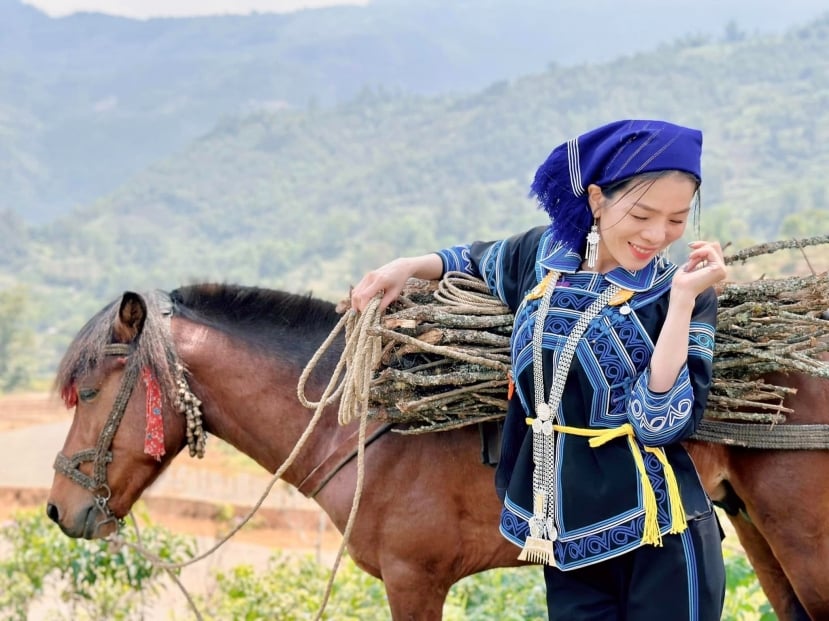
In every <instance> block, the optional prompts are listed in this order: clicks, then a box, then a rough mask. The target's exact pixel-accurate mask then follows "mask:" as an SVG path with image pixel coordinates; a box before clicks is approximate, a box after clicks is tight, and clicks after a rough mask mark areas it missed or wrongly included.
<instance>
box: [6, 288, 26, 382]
mask: <svg viewBox="0 0 829 621" xmlns="http://www.w3.org/2000/svg"><path fill="white" fill-rule="evenodd" d="M27 305H28V294H27V292H26V289H25V288H23V287H21V286H17V287H13V288H10V289H6V290H3V291H0V391H10V390H15V389H19V388H26V387H28V385H29V383H30V381H31V359H32V353H31V350H32V346H33V342H34V338H33V332H32V329H31V327H29V326H28V324H27V316H26V311H27Z"/></svg>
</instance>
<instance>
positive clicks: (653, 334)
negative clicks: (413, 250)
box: [352, 120, 726, 621]
mask: <svg viewBox="0 0 829 621" xmlns="http://www.w3.org/2000/svg"><path fill="white" fill-rule="evenodd" d="M701 148H702V134H701V133H700V132H699V131H697V130H694V129H689V128H686V127H681V126H677V125H674V124H671V123H666V122H663V121H642V120H631V121H619V122H615V123H611V124H609V125H605V126H602V127H599V128H597V129H595V130H593V131H590V132H588V133H586V134H584V135H582V136H579V137H578V138H575V139H573V140H570V141H568V142H567V143H565V144H562V145H560V146H559V147H557V148H556V149H554V150H553V151H552V153H551V154H550V155H549V157H548V158H547V160H546V161H545V162H544V163H543V164H542V165H541V167H540V168H539V169H538V171H537V172H536V176H535V181H534V183H533V185H532V193H533V195H535V196H536V197H537V198H538V200H539V203H540V206H541V207H543V208H544V209H545V210H546V211H547V213H548V214H549V216H550V218H551V220H552V223H551V225H550V226H549V227H540V228H536V229H533V230H530V231H528V232H526V233H522V234H519V235H516V236H514V237H511V238H509V239H505V240H501V241H497V242H487V243H483V242H476V243H473V244H469V245H463V246H455V247H453V248H448V249H445V250H441V251H440V252H438V253H435V254H430V255H424V256H420V257H410V258H402V259H397V260H395V261H392V262H391V263H389V264H387V265H385V266H383V267H381V268H380V269H378V270H375V271H373V272H370V273H369V274H367V275H366V276H365V277H364V278H363V279H362V280H361V281H360V283H359V284H358V285H357V286H356V287H355V288H354V290H353V292H352V303H353V304H354V306H355V307H356V308H357V309H358V310H362V309H363V308H365V305H366V304H367V303H368V302H369V300H371V299H372V297H374V296H375V295H376V294H378V293H379V292H381V291H382V292H383V297H382V301H381V304H382V305H383V306H385V305H387V304H389V303H390V302H391V301H392V300H394V299H395V298H396V297H397V295H398V294H399V293H400V291H401V290H402V288H403V286H404V285H405V283H406V280H407V279H408V278H409V277H417V278H423V279H437V278H439V277H440V276H441V275H442V274H443V273H445V272H446V271H450V270H461V271H465V272H469V273H471V274H474V275H476V276H479V277H481V278H482V279H483V280H484V281H485V282H486V283H487V284H488V286H489V288H490V289H491V291H492V293H493V294H494V295H497V296H498V297H499V298H500V299H501V300H503V301H504V302H505V303H506V304H507V305H509V307H510V308H511V309H512V311H513V312H514V314H515V323H514V325H513V332H512V340H511V350H512V373H513V377H514V391H512V392H513V395H512V397H511V398H510V401H509V408H508V412H507V417H506V420H505V422H504V430H503V440H502V449H501V461H500V463H499V465H498V469H497V472H496V487H497V491H498V493H499V496H500V497H501V499H502V501H503V503H504V509H503V512H502V517H501V533H502V534H503V535H504V536H505V537H506V538H507V539H509V540H510V541H512V542H514V543H515V544H516V545H517V546H519V547H521V552H520V556H519V558H521V559H523V560H527V561H531V562H540V563H543V564H544V577H545V581H546V584H547V603H548V610H549V617H550V619H566V620H586V619H596V620H602V621H607V620H609V619H610V620H612V619H627V620H631V621H641V620H649V619H654V620H656V619H658V620H660V621H662V620H664V619H672V620H676V619H694V620H696V619H700V620H709V619H711V620H713V619H719V618H720V615H721V611H722V603H723V597H724V592H725V573H724V568H723V560H722V550H721V546H720V542H721V536H720V531H719V526H718V523H717V520H716V517H715V515H714V513H713V511H712V507H711V503H710V500H709V499H708V497H707V496H706V494H705V492H704V490H703V488H702V485H701V484H700V481H699V478H698V477H697V474H696V471H695V470H694V467H693V464H692V462H691V460H690V458H689V457H688V454H687V453H686V452H685V450H684V449H683V448H682V446H681V445H680V444H679V442H680V441H681V440H683V439H686V438H688V437H689V436H691V435H692V434H693V433H694V430H695V429H696V426H697V424H698V423H699V421H700V419H701V417H702V415H703V411H704V410H705V404H706V400H707V396H708V389H709V385H710V381H711V368H712V358H713V345H714V329H715V326H716V319H717V297H716V294H715V292H714V290H713V288H712V285H714V284H715V283H717V282H718V281H720V280H722V279H723V278H724V277H725V274H726V271H725V266H724V261H723V256H722V251H721V249H720V246H719V244H717V243H712V242H705V241H697V242H693V243H691V244H690V254H689V258H688V261H687V262H686V263H685V264H684V265H683V266H677V265H674V264H672V263H670V262H668V261H667V260H666V259H665V258H664V257H663V256H662V251H664V250H666V249H667V248H668V246H669V245H670V244H671V243H672V242H674V241H676V240H678V239H680V238H681V237H682V235H683V233H684V231H685V228H686V225H687V222H688V219H689V216H690V215H691V210H692V208H693V207H694V206H695V205H697V204H698V196H699V185H700V180H701V174H700V157H701Z"/></svg>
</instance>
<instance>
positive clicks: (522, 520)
mask: <svg viewBox="0 0 829 621" xmlns="http://www.w3.org/2000/svg"><path fill="white" fill-rule="evenodd" d="M643 459H644V462H645V470H646V472H647V474H648V479H649V480H650V482H651V485H652V486H653V491H654V495H655V496H656V505H657V513H656V519H657V523H658V524H659V532H660V533H662V535H666V534H668V532H669V531H670V529H671V523H670V518H671V516H670V511H669V509H668V507H669V501H668V493H667V488H666V485H665V479H664V477H663V476H662V465H661V464H660V463H659V460H658V459H657V458H656V457H654V456H653V455H651V454H650V453H643ZM639 494H640V507H641V505H642V503H641V487H640V489H639ZM530 517H531V515H530V514H529V513H528V512H526V511H525V510H523V509H522V508H521V507H520V506H518V505H516V504H515V503H513V502H511V501H510V499H509V497H507V499H506V501H505V503H504V509H502V511H501V523H500V531H501V534H502V535H503V536H504V537H505V538H506V539H508V540H509V541H511V542H512V543H514V544H515V545H517V546H519V547H521V546H523V545H524V541H525V540H526V538H527V536H528V535H529V533H530V527H529V518H530ZM644 523H645V514H644V509H641V508H640V509H639V510H637V511H636V512H633V513H632V514H631V515H630V517H628V519H626V520H624V521H622V522H621V523H618V524H616V525H614V526H611V527H610V528H601V525H594V527H593V529H592V530H593V532H588V533H586V534H584V533H583V532H582V531H583V530H584V529H580V530H579V531H578V533H577V534H576V533H574V535H573V536H569V537H568V535H567V534H566V533H562V534H561V536H560V537H559V539H557V540H556V541H555V542H553V550H554V553H555V561H556V565H557V566H558V567H560V568H561V569H565V570H567V569H576V568H578V567H585V566H587V565H592V564H593V563H598V562H601V561H603V560H606V559H608V558H613V557H615V556H619V555H621V554H624V553H625V552H628V551H629V550H632V549H634V548H637V547H639V546H640V544H641V540H642V532H643V528H644Z"/></svg>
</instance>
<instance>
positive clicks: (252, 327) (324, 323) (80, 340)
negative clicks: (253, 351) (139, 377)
mask: <svg viewBox="0 0 829 621" xmlns="http://www.w3.org/2000/svg"><path fill="white" fill-rule="evenodd" d="M142 297H143V298H144V301H145V302H146V304H147V318H146V320H145V322H144V327H143V329H142V331H141V335H140V336H139V338H138V339H137V341H136V343H135V349H134V350H133V352H132V353H131V354H130V364H138V365H140V367H139V368H151V369H152V370H153V372H154V373H155V375H156V378H157V379H158V381H159V384H160V385H161V386H162V391H163V394H164V395H165V397H166V398H168V399H172V396H173V395H174V394H175V379H176V369H175V365H176V363H177V362H178V357H177V356H176V354H175V351H174V350H173V347H172V339H171V337H170V326H169V321H168V319H169V315H170V314H171V313H172V314H173V315H176V316H180V317H183V318H185V319H188V320H190V321H193V322H196V323H200V324H203V325H207V326H210V327H211V328H214V329H217V330H220V331H222V332H224V333H226V334H229V335H230V336H232V337H234V338H239V339H242V340H243V341H245V342H246V343H247V344H249V345H251V346H253V347H255V348H259V349H263V350H265V351H278V352H279V355H280V357H282V358H289V359H293V360H307V359H308V357H310V354H311V353H312V352H313V350H314V349H316V347H317V345H318V342H317V340H316V339H314V338H308V337H311V336H312V335H315V334H318V333H321V332H328V331H330V330H331V328H333V326H334V325H335V324H336V322H337V320H338V317H339V316H338V315H337V313H336V311H335V309H334V305H333V304H332V303H330V302H326V301H323V300H319V299H316V298H313V297H311V296H310V295H297V294H292V293H286V292H284V291H275V290H270V289H260V288H258V287H244V286H240V285H231V284H209V283H208V284H197V285H190V286H186V287H180V288H178V289H176V290H174V291H172V292H170V293H169V294H166V293H164V292H161V291H155V292H151V293H148V294H143V296H142ZM120 302H121V300H120V299H118V300H115V301H113V302H111V303H110V304H108V305H107V306H105V307H104V308H102V309H101V310H100V311H98V313H96V314H95V315H94V316H93V317H92V318H91V319H90V320H89V321H87V322H86V325H84V327H83V328H81V329H80V331H79V332H78V334H77V335H76V336H75V338H74V339H73V340H72V343H71V344H70V345H69V347H68V348H67V350H66V353H65V354H64V356H63V359H62V360H61V362H60V365H59V366H58V372H57V377H56V378H55V387H56V388H57V389H58V390H59V391H60V392H61V394H62V395H64V396H66V394H67V392H66V391H68V390H71V389H72V387H73V386H74V384H75V382H76V380H77V379H78V378H80V377H82V376H84V375H86V374H87V373H89V372H91V371H92V370H93V369H94V368H95V367H96V366H97V365H98V364H100V362H102V361H103V359H104V357H105V355H106V354H105V353H104V349H105V347H106V346H107V345H108V344H110V343H111V342H112V336H113V335H112V326H113V324H114V322H115V320H116V318H117V316H118V310H119V308H120Z"/></svg>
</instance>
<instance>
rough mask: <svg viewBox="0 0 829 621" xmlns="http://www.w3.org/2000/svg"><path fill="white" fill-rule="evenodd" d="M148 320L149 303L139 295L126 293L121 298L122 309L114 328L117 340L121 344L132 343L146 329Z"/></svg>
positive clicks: (119, 310) (119, 311) (130, 292)
mask: <svg viewBox="0 0 829 621" xmlns="http://www.w3.org/2000/svg"><path fill="white" fill-rule="evenodd" d="M146 319H147V303H146V302H145V301H144V298H142V297H141V296H140V295H138V294H137V293H133V292H132V291H125V292H124V295H123V297H122V298H121V308H120V309H118V317H117V318H116V320H115V325H114V326H113V327H112V331H113V334H114V336H115V340H116V341H118V342H119V343H132V342H133V341H134V340H135V339H136V338H137V337H138V335H139V334H141V330H142V329H143V328H144V320H146Z"/></svg>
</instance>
